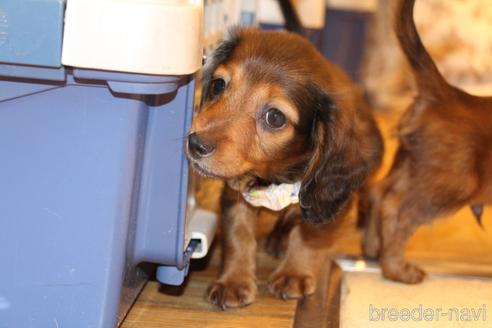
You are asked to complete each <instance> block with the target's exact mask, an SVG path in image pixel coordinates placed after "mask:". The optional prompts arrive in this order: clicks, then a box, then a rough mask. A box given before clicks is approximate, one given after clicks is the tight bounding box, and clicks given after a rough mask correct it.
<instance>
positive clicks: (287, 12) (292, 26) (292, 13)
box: [278, 0, 305, 36]
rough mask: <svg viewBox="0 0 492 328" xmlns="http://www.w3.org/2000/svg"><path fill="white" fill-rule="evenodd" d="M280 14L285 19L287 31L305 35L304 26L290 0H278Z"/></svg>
mask: <svg viewBox="0 0 492 328" xmlns="http://www.w3.org/2000/svg"><path fill="white" fill-rule="evenodd" d="M278 4H279V5H280V10H281V11H282V16H283V17H284V21H285V28H286V29H287V31H290V32H294V33H297V34H300V35H302V36H304V35H305V31H304V27H303V26H302V23H301V19H300V18H299V15H298V14H297V11H296V8H295V7H294V5H293V4H292V0H278Z"/></svg>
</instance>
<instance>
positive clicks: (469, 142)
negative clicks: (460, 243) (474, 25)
mask: <svg viewBox="0 0 492 328" xmlns="http://www.w3.org/2000/svg"><path fill="white" fill-rule="evenodd" d="M413 5H414V0H402V1H401V2H400V5H399V10H398V23H397V28H396V33H397V35H398V38H399V40H400V44H401V46H402V49H403V51H404V52H405V54H406V56H407V57H408V59H409V62H410V64H411V66H412V68H413V71H414V74H415V77H416V81H417V85H418V90H419V94H418V96H417V97H416V99H415V101H414V103H413V104H412V105H411V106H410V107H409V108H408V110H407V111H406V113H405V114H404V115H403V117H402V119H401V121H400V124H399V141H400V145H399V148H398V151H397V153H396V155H395V159H394V163H393V167H392V169H391V171H390V172H389V173H388V175H387V176H386V177H385V178H384V179H383V181H382V182H381V183H380V184H379V185H378V186H377V188H374V190H373V191H372V192H371V197H370V198H371V203H372V204H371V206H372V208H371V224H370V229H368V231H367V235H366V238H365V247H364V248H365V253H366V254H367V255H369V256H377V255H378V254H379V256H380V263H381V267H382V270H383V275H384V276H385V277H387V278H390V279H393V280H397V281H401V282H404V283H418V282H420V281H422V279H423V278H424V272H423V271H422V270H421V269H420V268H418V267H417V266H415V265H414V264H411V263H408V262H406V261H405V259H404V247H405V244H406V241H407V240H408V238H409V237H410V236H411V235H412V234H413V232H414V231H415V230H416V229H417V227H418V226H419V225H421V224H424V223H429V222H431V221H432V220H434V219H435V218H437V217H440V216H443V215H447V214H451V213H453V212H455V211H457V210H458V209H460V208H462V207H463V206H466V205H474V204H481V203H488V204H490V203H491V202H492V187H491V186H492V151H491V149H492V148H491V147H492V98H491V97H475V96H471V95H468V94H466V93H465V92H463V91H461V90H459V89H456V88H454V87H452V86H450V85H449V84H448V83H446V81H445V80H444V79H443V77H442V76H441V74H440V73H439V71H438V70H437V68H436V66H435V64H434V63H433V61H432V59H431V57H430V56H429V54H428V53H427V52H426V50H425V48H424V47H423V45H422V43H421V41H420V38H419V36H418V34H417V31H416V28H415V25H414V22H413ZM378 234H380V239H379V238H377V236H378ZM379 240H380V241H379Z"/></svg>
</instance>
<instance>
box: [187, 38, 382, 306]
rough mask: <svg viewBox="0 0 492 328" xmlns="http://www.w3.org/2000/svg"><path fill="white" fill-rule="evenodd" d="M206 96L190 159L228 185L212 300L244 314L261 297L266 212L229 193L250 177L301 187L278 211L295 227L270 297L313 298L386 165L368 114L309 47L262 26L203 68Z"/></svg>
mask: <svg viewBox="0 0 492 328" xmlns="http://www.w3.org/2000/svg"><path fill="white" fill-rule="evenodd" d="M202 98H203V99H202V106H201V109H200V110H199V111H198V113H197V114H196V116H195V117H194V120H193V125H192V128H191V131H190V133H189V136H188V145H187V153H188V157H189V160H190V162H191V164H192V166H193V167H194V168H195V169H196V170H197V171H198V172H200V173H202V174H203V175H205V176H209V177H216V178H220V179H224V180H226V182H227V184H226V185H227V186H226V188H225V191H224V193H223V195H222V234H221V236H222V242H223V247H222V251H223V259H222V271H221V274H220V277H219V278H218V279H217V280H216V281H215V282H214V283H213V284H212V285H211V286H210V288H209V290H208V298H209V300H210V301H211V302H212V303H214V304H216V305H218V306H220V307H222V308H227V307H238V306H244V305H247V304H249V303H251V302H253V300H254V299H255V295H256V293H257V287H256V282H255V256H256V255H255V253H256V241H255V223H256V216H257V212H258V208H255V207H252V206H251V205H249V204H248V203H247V202H245V200H244V199H243V196H242V195H241V193H240V192H238V191H237V190H235V189H234V188H231V187H234V186H236V185H237V183H236V182H237V181H238V180H241V179H242V178H244V177H249V178H250V181H254V183H261V184H263V185H265V184H278V183H294V182H299V181H300V182H301V188H300V192H299V204H296V205H291V206H290V207H288V208H287V209H286V210H284V211H282V212H281V213H280V215H281V216H282V218H283V219H284V220H286V222H289V224H287V225H286V226H288V228H285V227H286V226H284V227H283V228H285V229H280V230H284V231H285V232H286V233H287V236H286V239H287V246H286V249H285V252H284V253H285V256H284V258H283V260H282V261H281V263H280V265H279V267H278V268H277V269H276V271H275V272H274V273H273V274H272V276H271V280H270V290H271V291H272V293H273V294H274V295H275V296H277V297H280V298H302V297H304V296H305V295H309V294H311V293H313V292H314V290H315V288H316V280H317V272H318V270H319V268H320V266H321V264H322V263H323V261H324V260H325V259H326V258H327V257H328V256H329V255H330V254H332V253H333V251H334V247H335V245H336V239H337V236H338V235H341V234H343V233H344V229H345V228H346V226H347V220H344V219H343V217H344V215H345V214H346V212H347V209H348V208H349V205H350V203H351V200H352V199H353V196H354V194H355V193H356V192H357V191H358V190H359V189H360V188H361V187H362V186H363V185H364V184H365V182H366V181H367V179H368V178H369V177H370V175H371V174H372V173H373V171H374V170H375V169H376V168H377V167H378V165H379V163H380V159H381V155H382V139H381V136H380V133H379V130H378V129H377V127H376V124H375V121H374V119H373V117H372V115H371V112H370V109H369V108H368V106H367V105H366V103H365V102H364V101H363V99H362V96H361V94H360V93H359V92H358V91H357V89H356V87H355V86H354V85H353V84H352V82H351V81H350V79H349V78H348V77H347V75H346V74H345V73H344V72H343V71H342V70H341V69H340V68H338V67H337V66H335V65H334V64H332V63H330V62H328V61H327V60H325V59H324V58H323V56H322V55H321V54H320V53H319V52H318V51H317V50H316V49H315V47H314V46H313V45H311V44H310V42H309V41H308V40H306V39H304V38H303V37H301V36H298V35H296V34H293V33H289V32H262V31H259V30H256V29H235V30H232V31H231V32H230V33H229V36H228V37H227V38H226V40H225V41H223V42H222V43H221V44H220V45H219V47H218V48H217V49H216V51H215V52H214V53H213V55H212V56H211V57H210V58H209V60H208V61H207V64H206V66H205V67H204V70H203V95H202ZM315 223H326V224H323V225H314V224H315Z"/></svg>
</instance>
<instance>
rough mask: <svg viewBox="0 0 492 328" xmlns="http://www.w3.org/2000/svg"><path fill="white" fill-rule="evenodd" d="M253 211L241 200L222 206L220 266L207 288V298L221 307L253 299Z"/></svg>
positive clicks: (238, 305)
mask: <svg viewBox="0 0 492 328" xmlns="http://www.w3.org/2000/svg"><path fill="white" fill-rule="evenodd" d="M255 224H256V211H255V210H254V209H252V208H251V207H249V206H248V205H246V204H245V203H244V202H243V201H241V200H239V201H237V202H232V203H229V202H227V204H226V205H225V206H224V208H223V213H222V231H221V239H222V270H221V274H220V276H219V278H218V279H217V280H216V281H215V282H214V283H212V285H210V287H209V288H208V299H209V301H210V302H212V303H214V304H215V305H217V306H219V307H221V308H223V309H225V308H228V307H240V306H245V305H247V304H250V303H252V302H253V301H254V299H255V297H256V293H257V287H256V278H255V270H256V239H255Z"/></svg>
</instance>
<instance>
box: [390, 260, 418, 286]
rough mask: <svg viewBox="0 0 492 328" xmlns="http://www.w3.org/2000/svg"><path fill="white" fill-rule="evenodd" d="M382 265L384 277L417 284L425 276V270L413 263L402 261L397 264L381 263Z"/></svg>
mask: <svg viewBox="0 0 492 328" xmlns="http://www.w3.org/2000/svg"><path fill="white" fill-rule="evenodd" d="M382 267H383V276H384V277H385V278H388V279H391V280H394V281H399V282H403V283H405V284H418V283H421V282H422V280H424V278H425V271H424V270H422V269H420V268H419V267H418V266H417V265H415V264H413V263H409V262H404V263H402V264H401V265H399V266H395V265H385V264H383V265H382Z"/></svg>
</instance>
